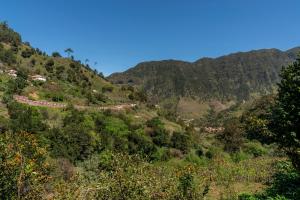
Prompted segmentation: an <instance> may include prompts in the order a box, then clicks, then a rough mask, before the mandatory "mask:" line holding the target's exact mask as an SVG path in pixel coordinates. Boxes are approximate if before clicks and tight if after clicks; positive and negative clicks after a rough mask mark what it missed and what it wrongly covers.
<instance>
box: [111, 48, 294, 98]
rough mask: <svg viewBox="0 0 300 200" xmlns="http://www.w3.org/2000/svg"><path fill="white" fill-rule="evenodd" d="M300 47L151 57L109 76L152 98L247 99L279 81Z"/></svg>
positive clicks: (270, 87) (269, 89)
mask: <svg viewBox="0 0 300 200" xmlns="http://www.w3.org/2000/svg"><path fill="white" fill-rule="evenodd" d="M299 51H300V47H295V48H291V49H288V50H286V51H282V50H279V49H276V48H271V49H259V50H251V51H247V52H236V53H231V54H228V55H224V56H220V57H217V58H208V57H204V58H200V59H198V60H196V61H195V62H186V61H180V60H173V59H169V60H161V61H149V62H142V63H139V64H137V65H136V66H135V67H133V68H130V69H128V70H126V71H125V72H120V73H113V74H111V75H110V76H109V77H108V80H110V81H111V82H113V83H116V84H131V85H135V86H137V87H140V88H141V89H143V90H144V91H145V92H147V93H148V94H150V96H152V97H153V99H155V98H156V99H159V100H162V99H164V98H166V97H186V96H189V97H196V98H199V99H202V100H208V99H213V98H216V99H220V100H224V99H236V100H244V99H248V98H249V97H250V96H251V94H252V93H257V92H258V93H266V92H269V91H271V90H272V88H273V87H274V86H275V84H276V83H277V82H278V81H279V76H278V75H279V71H280V69H281V67H282V66H283V65H286V64H289V63H291V62H293V61H294V60H295V59H296V56H297V52H299Z"/></svg>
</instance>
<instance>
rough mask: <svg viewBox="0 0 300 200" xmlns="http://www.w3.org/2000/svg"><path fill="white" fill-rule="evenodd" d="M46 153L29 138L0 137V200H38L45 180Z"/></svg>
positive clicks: (32, 136)
mask: <svg viewBox="0 0 300 200" xmlns="http://www.w3.org/2000/svg"><path fill="white" fill-rule="evenodd" d="M46 153H47V151H46V150H45V149H44V148H43V147H41V145H40V144H39V142H38V140H37V138H36V137H35V136H34V135H32V134H29V133H26V132H18V133H10V132H7V133H3V134H0V198H1V199H40V198H42V194H43V192H45V189H44V187H43V184H45V183H47V181H48V177H49V175H48V174H49V167H48V164H47V163H46Z"/></svg>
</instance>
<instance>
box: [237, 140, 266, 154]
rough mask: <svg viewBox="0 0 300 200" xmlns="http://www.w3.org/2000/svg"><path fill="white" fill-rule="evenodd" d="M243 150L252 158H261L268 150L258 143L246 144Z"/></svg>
mask: <svg viewBox="0 0 300 200" xmlns="http://www.w3.org/2000/svg"><path fill="white" fill-rule="evenodd" d="M243 150H244V151H245V152H246V153H248V154H250V155H253V156H254V157H259V156H263V155H265V154H267V153H268V150H267V149H266V148H265V147H263V146H262V144H261V143H259V142H250V143H246V144H245V145H244V147H243Z"/></svg>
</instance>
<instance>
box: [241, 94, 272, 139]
mask: <svg viewBox="0 0 300 200" xmlns="http://www.w3.org/2000/svg"><path fill="white" fill-rule="evenodd" d="M272 105H274V96H273V95H268V96H263V97H262V98H260V99H258V100H256V101H255V102H254V103H253V104H252V105H251V107H250V109H248V110H247V111H246V112H244V113H243V116H242V118H241V122H242V123H243V124H244V130H245V133H246V137H247V138H249V139H251V140H253V139H256V140H259V141H260V142H262V143H267V144H269V143H271V142H272V138H271V134H272V133H271V131H270V130H269V129H268V126H269V123H270V122H269V118H270V115H271V107H272Z"/></svg>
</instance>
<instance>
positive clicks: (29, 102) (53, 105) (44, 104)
mask: <svg viewBox="0 0 300 200" xmlns="http://www.w3.org/2000/svg"><path fill="white" fill-rule="evenodd" d="M14 99H15V100H16V101H17V102H19V103H23V104H27V105H31V106H40V107H48V108H65V107H67V105H68V104H65V103H56V102H51V101H34V100H30V99H28V97H25V96H20V95H14ZM135 106H136V104H119V105H112V106H80V105H74V107H75V108H77V109H90V108H92V109H96V110H116V111H120V110H126V109H129V108H133V107H135Z"/></svg>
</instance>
